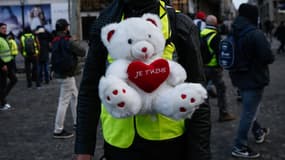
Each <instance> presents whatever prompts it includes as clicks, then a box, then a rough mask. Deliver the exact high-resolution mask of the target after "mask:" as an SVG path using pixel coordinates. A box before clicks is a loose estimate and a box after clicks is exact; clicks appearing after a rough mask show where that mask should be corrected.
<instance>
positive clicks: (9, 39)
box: [7, 32, 19, 72]
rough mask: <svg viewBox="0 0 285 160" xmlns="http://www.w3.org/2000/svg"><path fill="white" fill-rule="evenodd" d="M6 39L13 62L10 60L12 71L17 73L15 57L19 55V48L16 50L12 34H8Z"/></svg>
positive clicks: (16, 46)
mask: <svg viewBox="0 0 285 160" xmlns="http://www.w3.org/2000/svg"><path fill="white" fill-rule="evenodd" d="M7 39H8V42H9V45H10V51H11V55H12V56H13V60H12V63H13V69H14V71H15V72H17V65H16V56H17V55H18V54H19V48H18V44H17V42H16V39H15V35H14V34H13V32H9V34H8V36H7Z"/></svg>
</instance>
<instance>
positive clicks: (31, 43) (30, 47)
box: [24, 35, 36, 56]
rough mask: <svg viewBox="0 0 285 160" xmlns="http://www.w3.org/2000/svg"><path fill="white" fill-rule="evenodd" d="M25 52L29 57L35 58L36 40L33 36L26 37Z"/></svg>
mask: <svg viewBox="0 0 285 160" xmlns="http://www.w3.org/2000/svg"><path fill="white" fill-rule="evenodd" d="M24 37H25V39H24V45H25V52H26V54H27V56H33V55H35V53H36V46H35V40H34V36H33V35H29V36H27V35H24Z"/></svg>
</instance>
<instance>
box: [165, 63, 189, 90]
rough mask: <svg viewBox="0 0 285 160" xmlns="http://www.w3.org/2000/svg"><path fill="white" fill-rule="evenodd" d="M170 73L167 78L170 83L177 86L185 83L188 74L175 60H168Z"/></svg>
mask: <svg viewBox="0 0 285 160" xmlns="http://www.w3.org/2000/svg"><path fill="white" fill-rule="evenodd" d="M168 63H169V68H170V73H169V77H168V79H167V82H168V84H170V85H173V86H176V85H177V84H181V83H183V82H184V81H185V80H186V78H187V76H186V71H185V69H184V68H183V67H182V66H181V65H180V64H178V63H176V62H174V61H168Z"/></svg>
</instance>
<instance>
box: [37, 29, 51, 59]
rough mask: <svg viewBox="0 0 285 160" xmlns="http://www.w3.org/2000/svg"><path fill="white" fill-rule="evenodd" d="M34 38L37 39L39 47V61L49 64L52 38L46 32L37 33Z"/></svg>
mask: <svg viewBox="0 0 285 160" xmlns="http://www.w3.org/2000/svg"><path fill="white" fill-rule="evenodd" d="M36 36H37V37H38V40H39V45H40V54H39V61H40V62H49V52H50V43H51V40H52V36H51V34H50V33H48V32H46V31H44V32H40V33H37V34H36Z"/></svg>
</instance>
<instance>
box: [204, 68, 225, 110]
mask: <svg viewBox="0 0 285 160" xmlns="http://www.w3.org/2000/svg"><path fill="white" fill-rule="evenodd" d="M205 75H206V79H207V83H208V82H209V81H212V83H213V84H214V86H215V87H216V89H217V99H218V107H219V109H220V113H225V112H227V102H226V85H225V82H224V80H223V70H222V69H221V68H218V67H206V68H205Z"/></svg>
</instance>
